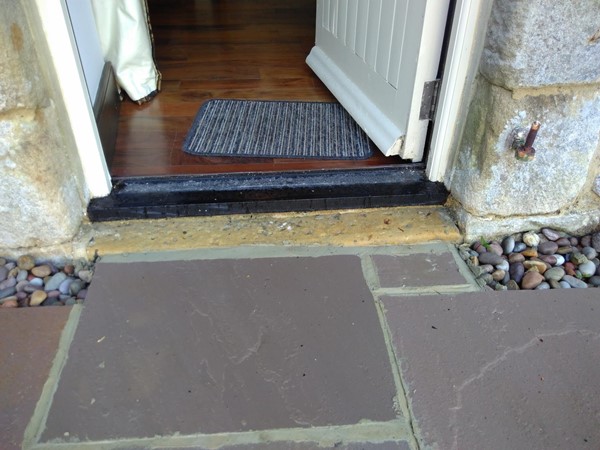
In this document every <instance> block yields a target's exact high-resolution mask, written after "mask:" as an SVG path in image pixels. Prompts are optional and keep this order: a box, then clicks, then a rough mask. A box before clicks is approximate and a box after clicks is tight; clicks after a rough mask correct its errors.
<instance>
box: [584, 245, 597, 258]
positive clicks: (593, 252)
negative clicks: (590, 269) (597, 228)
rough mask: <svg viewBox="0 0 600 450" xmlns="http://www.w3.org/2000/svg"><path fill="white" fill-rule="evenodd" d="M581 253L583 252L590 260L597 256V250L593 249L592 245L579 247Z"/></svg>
mask: <svg viewBox="0 0 600 450" xmlns="http://www.w3.org/2000/svg"><path fill="white" fill-rule="evenodd" d="M581 253H583V254H584V255H585V256H586V258H587V259H589V260H592V259H594V258H595V257H597V256H598V252H597V251H596V250H594V248H593V247H583V248H582V249H581Z"/></svg>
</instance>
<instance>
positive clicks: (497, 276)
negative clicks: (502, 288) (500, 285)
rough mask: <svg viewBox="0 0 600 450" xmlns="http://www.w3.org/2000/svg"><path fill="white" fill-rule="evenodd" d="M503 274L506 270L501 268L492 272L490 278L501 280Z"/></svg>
mask: <svg viewBox="0 0 600 450" xmlns="http://www.w3.org/2000/svg"><path fill="white" fill-rule="evenodd" d="M504 275H506V272H505V271H504V270H501V269H499V270H495V271H493V272H492V278H493V279H494V281H502V280H503V279H504Z"/></svg>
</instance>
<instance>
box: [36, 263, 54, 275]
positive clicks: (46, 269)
mask: <svg viewBox="0 0 600 450" xmlns="http://www.w3.org/2000/svg"><path fill="white" fill-rule="evenodd" d="M31 273H32V274H33V275H35V276H36V277H39V278H44V277H47V276H48V275H50V274H51V273H52V268H51V267H50V266H49V265H48V264H42V265H40V266H35V267H34V268H33V269H31Z"/></svg>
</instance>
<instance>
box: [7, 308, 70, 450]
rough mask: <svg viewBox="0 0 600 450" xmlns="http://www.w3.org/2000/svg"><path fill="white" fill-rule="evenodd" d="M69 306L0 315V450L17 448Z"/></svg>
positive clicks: (47, 369)
mask: <svg viewBox="0 0 600 450" xmlns="http://www.w3.org/2000/svg"><path fill="white" fill-rule="evenodd" d="M70 312H71V308H70V307H61V308H56V307H53V308H43V309H40V308H11V309H10V310H7V309H3V310H2V312H1V313H0V331H1V333H2V337H1V338H0V362H1V363H0V448H2V449H3V450H10V449H20V448H21V443H22V441H23V434H24V432H25V428H26V427H27V424H28V423H29V419H30V417H31V416H32V415H33V412H34V409H35V406H36V403H37V401H38V398H39V396H40V394H41V393H42V389H43V386H44V383H45V382H46V379H47V377H48V374H49V372H50V368H51V366H52V362H53V360H54V357H55V355H56V351H57V348H58V342H59V340H60V337H61V333H62V330H63V328H64V326H65V324H66V322H67V319H68V317H69V313H70Z"/></svg>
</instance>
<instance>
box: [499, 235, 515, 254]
mask: <svg viewBox="0 0 600 450" xmlns="http://www.w3.org/2000/svg"><path fill="white" fill-rule="evenodd" d="M514 249H515V238H514V237H512V236H507V237H505V238H504V239H502V252H503V253H504V254H505V255H508V254H510V253H512V252H513V251H514Z"/></svg>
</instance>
